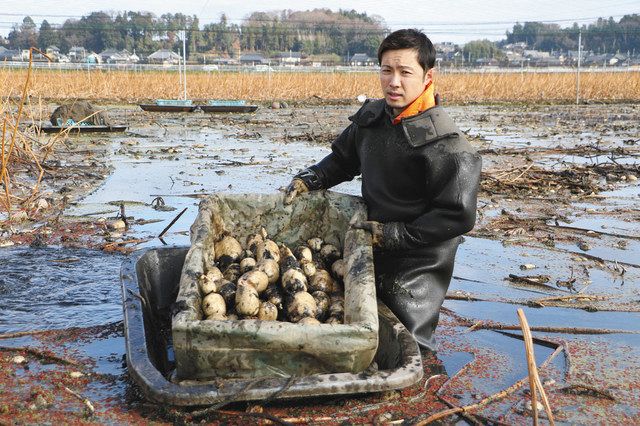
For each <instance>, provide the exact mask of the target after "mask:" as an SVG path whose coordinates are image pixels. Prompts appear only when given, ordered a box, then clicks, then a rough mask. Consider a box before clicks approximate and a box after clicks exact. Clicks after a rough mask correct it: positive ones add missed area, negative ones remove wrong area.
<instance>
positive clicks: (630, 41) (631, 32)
mask: <svg viewBox="0 0 640 426" xmlns="http://www.w3.org/2000/svg"><path fill="white" fill-rule="evenodd" d="M580 31H582V44H583V47H584V49H585V50H590V51H593V52H598V53H615V52H634V51H635V50H636V49H638V48H639V47H640V15H638V14H633V15H625V16H623V17H622V18H621V19H620V21H618V22H616V21H615V20H614V19H613V18H609V19H603V18H599V19H598V20H597V21H596V22H595V23H593V24H589V25H582V26H581V27H580V26H578V24H576V23H574V24H573V26H572V27H569V28H560V26H559V25H558V24H543V23H540V22H526V23H525V24H524V25H522V24H516V25H514V26H513V31H511V32H507V39H506V41H505V43H517V42H525V43H527V46H528V47H529V48H530V49H537V50H543V51H551V50H563V51H567V50H577V49H578V33H579V32H580Z"/></svg>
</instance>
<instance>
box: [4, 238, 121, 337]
mask: <svg viewBox="0 0 640 426" xmlns="http://www.w3.org/2000/svg"><path fill="white" fill-rule="evenodd" d="M122 259H123V257H122V256H119V255H105V254H104V253H101V252H97V251H94V250H84V249H67V248H28V247H23V248H9V249H2V250H0V271H2V273H1V274H0V312H2V315H0V333H4V332H14V331H26V330H48V329H64V328H68V327H89V326H93V325H100V324H106V323H110V322H115V321H120V320H121V319H122V305H121V304H120V288H119V280H118V271H119V270H120V264H121V262H122Z"/></svg>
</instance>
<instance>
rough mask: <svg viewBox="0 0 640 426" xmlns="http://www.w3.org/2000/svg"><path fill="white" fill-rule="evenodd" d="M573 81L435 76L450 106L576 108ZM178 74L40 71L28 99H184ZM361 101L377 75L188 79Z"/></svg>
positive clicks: (221, 95)
mask: <svg viewBox="0 0 640 426" xmlns="http://www.w3.org/2000/svg"><path fill="white" fill-rule="evenodd" d="M25 77H26V71H25V70H16V69H0V81H1V82H3V86H2V87H3V93H2V96H3V97H4V96H9V95H12V94H13V95H15V93H16V92H17V91H18V89H19V88H20V87H21V86H22V85H23V84H24V81H25ZM575 84H576V76H575V74H572V73H550V72H538V73H498V72H496V73H483V74H480V73H477V74H445V73H443V74H437V75H436V90H437V91H438V92H439V93H440V94H441V95H442V96H443V98H444V99H445V101H446V102H448V103H468V102H474V103H477V102H527V103H547V102H573V101H575V96H576V87H575ZM580 86H581V87H580V88H581V99H584V100H589V101H596V102H600V101H602V102H620V101H637V100H638V99H640V71H629V72H598V73H595V72H583V73H582V74H581V81H580ZM181 93H182V92H181V87H180V84H179V77H178V73H176V72H169V71H137V72H136V71H119V70H92V71H68V70H56V69H55V68H51V69H44V70H43V69H39V70H37V72H34V73H33V76H32V84H31V95H32V96H34V97H41V98H42V99H46V100H69V99H88V100H94V101H95V100H100V101H116V102H140V101H146V100H150V99H156V98H161V99H171V98H178V97H180V95H181ZM360 94H365V95H366V96H368V97H372V98H374V97H380V96H381V92H380V88H379V83H378V77H377V74H376V73H375V72H373V73H344V72H335V73H296V72H291V73H277V72H273V73H243V72H212V73H207V72H197V71H194V72H190V73H189V74H188V95H189V97H190V98H192V99H247V100H251V101H270V100H274V99H281V100H282V99H284V100H303V99H307V98H311V97H319V98H323V99H348V98H351V99H353V98H355V97H356V96H358V95H360Z"/></svg>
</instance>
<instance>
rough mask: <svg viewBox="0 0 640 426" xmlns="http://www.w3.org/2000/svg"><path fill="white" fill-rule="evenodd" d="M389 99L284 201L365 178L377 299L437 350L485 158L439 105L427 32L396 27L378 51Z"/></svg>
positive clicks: (357, 123) (371, 105)
mask: <svg viewBox="0 0 640 426" xmlns="http://www.w3.org/2000/svg"><path fill="white" fill-rule="evenodd" d="M378 61H379V62H380V85H381V87H382V92H383V93H384V99H380V100H375V101H371V102H366V103H365V104H364V105H363V106H362V108H360V110H359V111H358V112H357V113H356V114H354V115H353V116H352V117H349V119H350V120H351V122H352V123H351V125H349V127H347V128H346V129H345V130H344V131H343V132H342V134H341V135H340V136H338V138H337V139H336V140H335V141H334V142H333V144H332V145H331V150H332V152H331V154H329V155H327V156H326V157H325V158H324V159H323V160H322V161H320V162H319V163H318V164H316V165H314V166H311V167H309V168H308V169H306V170H303V171H302V172H300V173H298V174H297V175H296V176H294V178H293V180H292V182H291V184H290V185H289V186H288V187H287V189H286V194H285V203H290V202H291V201H292V200H293V198H294V197H295V196H296V195H297V194H300V193H303V192H307V191H313V190H318V189H327V188H331V187H332V186H334V185H337V184H339V183H341V182H344V181H347V180H351V179H353V178H354V176H356V175H358V174H362V196H363V198H364V200H365V202H366V204H367V207H368V214H369V217H368V219H369V220H368V221H365V222H361V223H353V224H352V226H353V227H356V228H361V229H365V230H368V231H370V232H371V234H372V237H373V238H372V241H373V246H374V261H375V271H376V287H377V290H378V296H379V297H380V298H381V299H382V300H383V301H384V302H385V303H386V304H387V306H389V308H391V310H392V311H393V312H394V313H395V314H396V316H397V317H398V318H399V319H400V321H402V323H403V324H404V325H405V326H406V327H407V328H408V329H409V331H411V333H412V334H413V335H414V337H415V338H416V340H417V341H418V344H419V345H420V346H421V347H422V348H428V349H431V350H435V341H434V337H433V332H434V330H435V328H436V325H437V324H438V316H439V311H440V306H441V305H442V302H443V301H444V297H445V294H446V292H447V288H448V287H449V282H450V280H451V274H452V272H453V262H454V259H455V254H456V250H457V248H458V244H459V243H460V240H461V237H460V236H461V235H462V234H464V233H465V232H468V231H470V230H471V229H472V228H473V226H474V223H475V214H476V197H477V192H478V182H479V178H480V168H481V159H480V156H479V155H478V154H477V153H476V151H475V150H474V149H473V147H472V146H471V145H470V144H469V143H468V142H467V140H466V139H465V137H464V135H463V133H462V132H461V131H460V130H459V129H458V128H457V127H456V126H455V124H454V123H453V121H452V120H451V119H450V118H449V116H448V115H447V114H446V113H445V112H444V110H443V109H442V107H440V106H438V105H436V99H435V96H434V86H433V71H434V70H433V66H434V64H435V49H434V48H433V44H432V43H431V41H430V40H429V39H428V38H427V36H426V35H424V34H423V33H421V32H420V31H417V30H412V29H406V30H399V31H395V32H393V33H391V34H390V35H389V36H388V37H386V38H385V39H384V40H383V41H382V43H381V44H380V47H379V49H378Z"/></svg>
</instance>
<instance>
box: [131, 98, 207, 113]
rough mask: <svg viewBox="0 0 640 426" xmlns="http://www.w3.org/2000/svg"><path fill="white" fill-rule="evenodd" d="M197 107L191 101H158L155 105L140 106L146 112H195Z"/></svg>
mask: <svg viewBox="0 0 640 426" xmlns="http://www.w3.org/2000/svg"><path fill="white" fill-rule="evenodd" d="M197 107H198V106H197V105H194V104H193V101H191V100H190V99H157V100H156V102H155V103H153V104H140V108H142V109H143V110H144V111H152V112H193V111H195V110H196V108H197Z"/></svg>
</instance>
